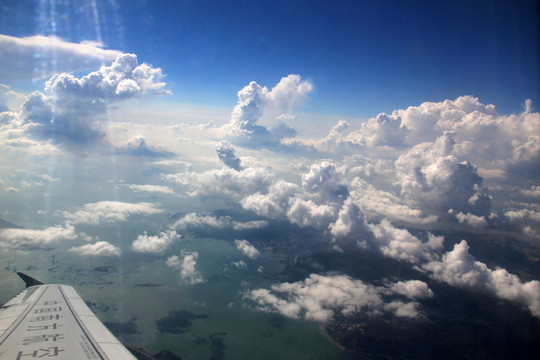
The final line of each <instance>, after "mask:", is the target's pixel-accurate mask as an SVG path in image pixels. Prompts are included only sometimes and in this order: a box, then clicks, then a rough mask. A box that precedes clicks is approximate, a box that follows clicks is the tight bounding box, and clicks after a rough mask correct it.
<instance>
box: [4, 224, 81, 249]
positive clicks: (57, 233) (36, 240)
mask: <svg viewBox="0 0 540 360" xmlns="http://www.w3.org/2000/svg"><path fill="white" fill-rule="evenodd" d="M77 238H78V235H77V233H76V232H75V228H74V227H73V226H69V225H67V226H65V227H63V226H60V225H56V226H52V227H49V228H46V229H44V230H33V229H15V228H9V229H0V249H2V248H4V249H20V248H33V247H46V246H50V245H53V244H55V243H58V242H60V241H65V240H75V239H77Z"/></svg>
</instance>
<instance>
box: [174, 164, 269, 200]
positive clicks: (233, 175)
mask: <svg viewBox="0 0 540 360" xmlns="http://www.w3.org/2000/svg"><path fill="white" fill-rule="evenodd" d="M164 178H165V179H166V180H169V181H173V182H176V183H178V184H181V185H187V186H188V187H189V189H190V190H191V191H189V192H188V193H187V194H188V195H189V196H192V197H200V198H213V199H227V200H239V199H241V198H243V197H244V196H245V195H247V194H251V193H255V192H257V191H260V190H264V189H267V188H268V186H270V185H271V184H272V183H273V182H274V181H275V174H274V173H273V172H272V171H271V170H268V169H265V168H247V169H244V170H241V171H236V170H234V169H231V168H225V167H224V168H222V169H220V170H209V171H205V172H203V173H194V172H188V173H179V174H168V175H165V176H164Z"/></svg>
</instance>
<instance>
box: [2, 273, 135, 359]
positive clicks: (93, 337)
mask: <svg viewBox="0 0 540 360" xmlns="http://www.w3.org/2000/svg"><path fill="white" fill-rule="evenodd" d="M19 276H21V278H22V279H23V280H24V282H25V283H26V286H27V288H26V289H25V290H23V291H22V292H21V293H20V294H19V295H17V296H16V297H14V298H13V299H12V300H11V301H9V302H8V303H6V304H5V305H4V306H2V307H1V308H0V360H27V359H34V358H53V359H58V360H60V359H89V360H95V359H96V360H97V359H103V360H107V359H110V360H113V359H121V360H124V359H126V360H127V359H129V360H133V359H136V358H135V357H134V356H133V355H132V354H131V353H130V352H129V350H127V349H126V348H125V347H124V346H123V345H122V343H120V341H119V340H118V339H117V338H116V337H115V336H114V335H113V334H111V332H110V331H109V330H108V329H107V328H106V327H105V325H103V324H102V323H101V321H99V319H98V318H97V317H96V316H95V315H94V313H93V312H92V311H91V310H90V308H88V306H87V305H86V304H85V303H84V301H83V300H82V299H81V297H80V296H79V294H77V292H76V291H75V289H74V288H73V287H71V286H68V285H50V284H44V283H42V282H41V281H39V280H36V279H34V278H32V277H30V276H28V275H25V274H22V273H19Z"/></svg>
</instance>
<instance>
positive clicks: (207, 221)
mask: <svg viewBox="0 0 540 360" xmlns="http://www.w3.org/2000/svg"><path fill="white" fill-rule="evenodd" d="M266 226H268V221H266V220H252V221H245V222H242V221H236V220H233V218H231V217H230V216H213V215H203V214H197V213H189V214H186V215H184V216H182V217H181V218H179V219H178V220H176V221H175V222H174V223H173V224H172V225H170V227H171V228H172V229H178V230H184V231H186V230H187V231H189V230H196V229H201V228H202V229H204V228H215V229H225V228H232V229H233V230H238V231H242V230H252V229H261V228H263V227H266Z"/></svg>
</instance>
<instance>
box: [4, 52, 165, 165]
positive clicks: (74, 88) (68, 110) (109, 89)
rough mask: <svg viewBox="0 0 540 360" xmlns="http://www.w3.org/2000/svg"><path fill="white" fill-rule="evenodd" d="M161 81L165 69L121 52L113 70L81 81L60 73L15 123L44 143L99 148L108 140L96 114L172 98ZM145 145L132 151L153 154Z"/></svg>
mask: <svg viewBox="0 0 540 360" xmlns="http://www.w3.org/2000/svg"><path fill="white" fill-rule="evenodd" d="M162 78H163V74H162V72H161V69H160V68H154V67H152V66H150V65H148V64H145V63H143V64H138V61H137V56H136V55H134V54H118V53H117V54H116V56H115V60H114V61H113V62H112V64H111V65H110V66H101V67H100V68H99V70H97V71H94V72H91V73H90V74H88V75H86V76H83V77H81V78H77V77H76V76H74V75H72V74H69V73H65V72H63V73H57V74H55V75H54V76H53V77H51V78H50V79H49V80H48V81H47V82H46V84H45V89H44V90H45V94H42V93H40V92H34V93H32V94H30V95H28V96H27V97H26V99H25V100H24V102H23V104H22V105H21V107H20V109H19V110H18V111H16V112H15V113H14V114H15V116H14V117H12V119H11V120H10V123H11V124H18V125H19V127H20V126H22V125H24V124H29V125H30V126H26V127H25V131H27V132H28V133H30V134H31V135H32V136H34V137H35V138H37V139H40V140H48V139H52V140H54V141H55V142H57V143H62V142H64V141H71V142H76V143H79V144H89V143H94V142H96V141H100V140H101V139H103V137H104V136H105V134H104V132H103V130H102V129H101V128H100V125H99V122H98V119H97V115H99V114H103V113H105V112H106V111H107V110H108V109H109V106H110V104H112V103H114V102H117V101H121V100H125V99H129V98H133V97H140V96H145V95H156V94H157V95H160V94H164V93H167V91H164V90H162V88H163V87H164V86H165V83H164V82H162V81H161V79H162ZM3 117H4V118H6V116H3ZM139 140H140V139H139ZM143 140H144V139H143ZM145 145H146V143H144V142H141V141H139V142H137V143H136V144H134V145H133V147H132V148H128V150H131V151H132V152H135V153H136V154H138V153H137V152H143V155H148V152H151V149H149V148H148V147H147V146H145ZM155 153H156V152H155V151H154V152H153V153H152V154H154V155H155ZM160 155H163V154H160Z"/></svg>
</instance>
